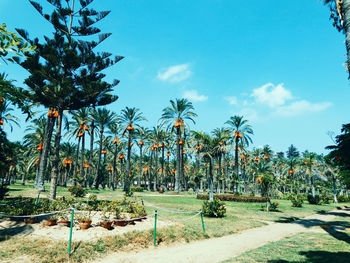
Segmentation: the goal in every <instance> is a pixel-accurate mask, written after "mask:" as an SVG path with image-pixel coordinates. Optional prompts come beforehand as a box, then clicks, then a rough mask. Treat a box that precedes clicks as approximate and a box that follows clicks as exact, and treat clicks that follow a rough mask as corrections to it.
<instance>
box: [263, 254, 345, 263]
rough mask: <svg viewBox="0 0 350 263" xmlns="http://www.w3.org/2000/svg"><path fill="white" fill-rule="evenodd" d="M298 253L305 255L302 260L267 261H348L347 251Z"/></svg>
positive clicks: (320, 262) (276, 261) (270, 262)
mask: <svg viewBox="0 0 350 263" xmlns="http://www.w3.org/2000/svg"><path fill="white" fill-rule="evenodd" d="M299 254H300V255H303V256H305V257H306V259H305V260H304V261H287V260H279V259H277V260H269V261H267V262H268V263H297V262H299V263H344V262H349V258H350V253H349V252H329V251H301V252H299Z"/></svg>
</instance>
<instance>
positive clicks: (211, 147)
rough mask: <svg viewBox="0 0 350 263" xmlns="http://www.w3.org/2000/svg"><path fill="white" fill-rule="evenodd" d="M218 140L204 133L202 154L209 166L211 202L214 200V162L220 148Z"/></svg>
mask: <svg viewBox="0 0 350 263" xmlns="http://www.w3.org/2000/svg"><path fill="white" fill-rule="evenodd" d="M219 142H220V141H219V140H218V138H212V137H211V136H210V135H208V134H205V133H202V138H201V143H202V148H201V149H200V153H201V155H202V158H203V159H204V161H205V162H206V163H207V164H208V166H209V171H208V173H209V178H208V179H209V201H213V200H214V171H213V162H214V159H215V158H217V157H218V147H219Z"/></svg>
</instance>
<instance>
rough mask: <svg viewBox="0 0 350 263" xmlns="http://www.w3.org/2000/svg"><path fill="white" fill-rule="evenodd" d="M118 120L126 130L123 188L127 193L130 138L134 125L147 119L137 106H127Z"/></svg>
mask: <svg viewBox="0 0 350 263" xmlns="http://www.w3.org/2000/svg"><path fill="white" fill-rule="evenodd" d="M119 121H120V123H121V124H122V125H124V127H125V128H124V132H123V134H125V133H126V132H128V153H127V164H126V170H127V175H126V176H125V184H124V190H125V192H126V193H127V194H129V191H130V177H131V164H130V159H131V147H132V139H133V134H134V130H135V128H134V126H136V127H137V128H138V129H139V128H141V126H140V124H139V122H141V121H147V120H146V118H145V117H143V115H142V112H141V111H140V110H139V109H137V108H129V107H126V108H125V109H123V110H122V111H121V114H120V118H119Z"/></svg>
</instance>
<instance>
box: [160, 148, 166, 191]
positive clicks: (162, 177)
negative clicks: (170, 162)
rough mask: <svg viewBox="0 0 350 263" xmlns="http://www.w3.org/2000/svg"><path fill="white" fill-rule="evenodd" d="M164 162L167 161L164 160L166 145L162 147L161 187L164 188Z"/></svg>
mask: <svg viewBox="0 0 350 263" xmlns="http://www.w3.org/2000/svg"><path fill="white" fill-rule="evenodd" d="M162 145H163V144H162ZM164 161H165V160H164V145H163V147H162V173H161V178H160V185H161V187H163V184H164ZM163 190H164V189H163Z"/></svg>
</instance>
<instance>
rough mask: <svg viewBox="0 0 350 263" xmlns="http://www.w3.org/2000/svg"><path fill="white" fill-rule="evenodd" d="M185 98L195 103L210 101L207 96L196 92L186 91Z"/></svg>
mask: <svg viewBox="0 0 350 263" xmlns="http://www.w3.org/2000/svg"><path fill="white" fill-rule="evenodd" d="M183 97H184V98H185V99H188V100H190V101H194V102H199V101H206V100H208V97H207V96H204V95H199V94H198V92H197V91H196V90H187V91H185V93H184V95H183Z"/></svg>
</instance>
